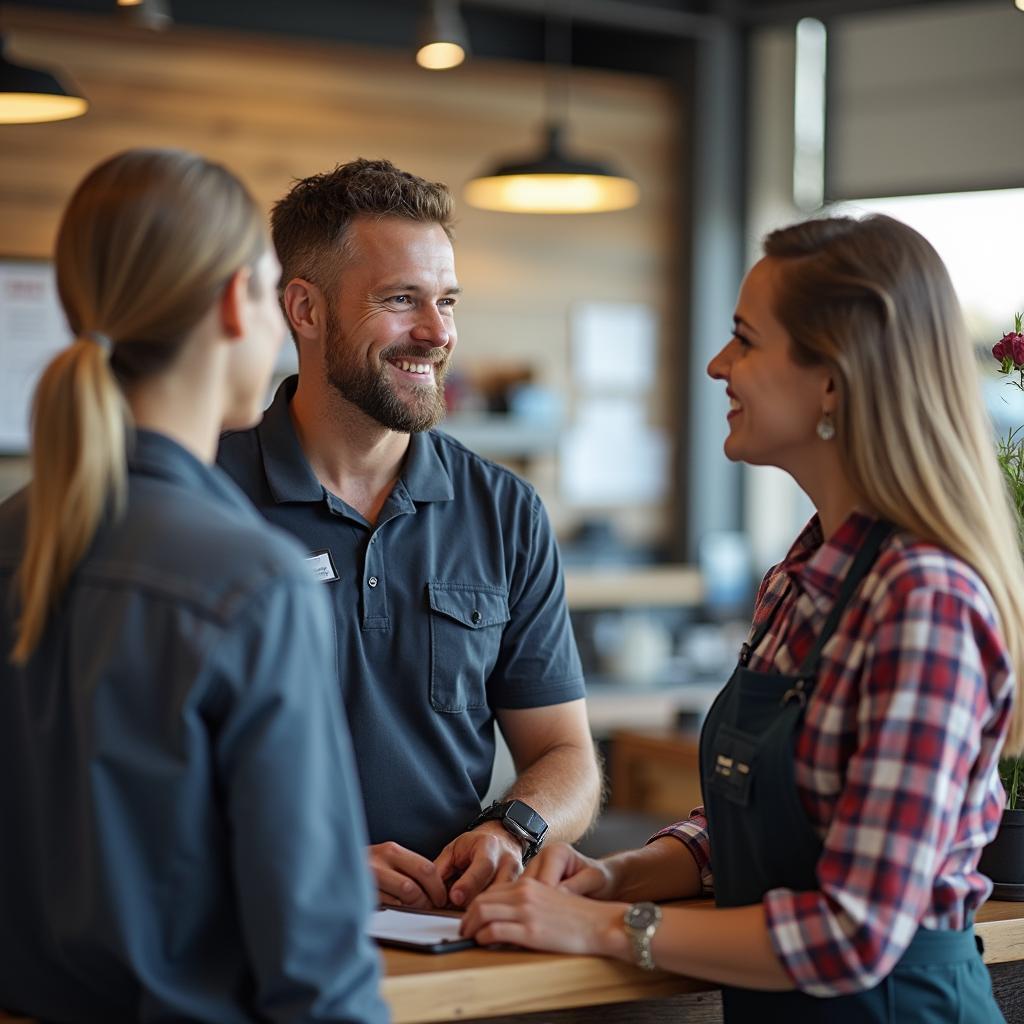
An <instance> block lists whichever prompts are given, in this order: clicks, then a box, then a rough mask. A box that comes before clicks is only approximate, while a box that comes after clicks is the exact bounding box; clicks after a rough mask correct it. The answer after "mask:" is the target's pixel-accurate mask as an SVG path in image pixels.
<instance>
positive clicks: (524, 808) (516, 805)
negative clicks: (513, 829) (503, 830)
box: [505, 800, 548, 840]
mask: <svg viewBox="0 0 1024 1024" xmlns="http://www.w3.org/2000/svg"><path fill="white" fill-rule="evenodd" d="M505 818H506V820H508V821H512V822H515V824H516V825H518V826H519V827H520V828H521V829H522V830H523V831H524V832H525V833H526V834H527V835H528V836H530V837H531V838H532V839H534V840H536V839H539V838H540V837H541V836H543V835H544V833H545V832H547V830H548V823H547V822H546V821H545V820H544V819H543V818H542V817H541V816H540V815H539V814H537V812H536V811H534V809H533V808H532V807H530V805H529V804H524V803H523V801H522V800H513V801H512V802H511V803H510V804H509V806H508V810H507V811H505Z"/></svg>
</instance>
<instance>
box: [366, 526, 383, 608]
mask: <svg viewBox="0 0 1024 1024" xmlns="http://www.w3.org/2000/svg"><path fill="white" fill-rule="evenodd" d="M383 550H384V545H383V543H381V539H380V536H379V534H378V533H377V532H376V531H375V532H374V533H373V534H372V535H371V536H370V543H369V544H367V546H366V566H365V573H364V576H363V584H364V585H363V608H364V609H365V612H364V614H365V615H366V617H367V618H369V619H379V618H383V617H384V616H385V615H386V614H387V608H386V605H387V602H386V601H385V595H384V589H385V588H384V563H383V560H382V558H381V555H382V554H383Z"/></svg>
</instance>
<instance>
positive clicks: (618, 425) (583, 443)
mask: <svg viewBox="0 0 1024 1024" xmlns="http://www.w3.org/2000/svg"><path fill="white" fill-rule="evenodd" d="M646 419H647V410H646V406H645V404H644V402H643V401H642V400H641V399H639V398H632V397H616V398H609V397H604V398H588V399H585V400H582V401H580V402H578V403H577V409H576V423H575V425H574V426H573V427H572V428H571V429H569V430H567V431H565V432H564V434H563V435H562V444H561V448H560V456H561V457H560V460H559V468H560V474H561V476H560V484H561V494H562V497H563V499H564V500H565V501H566V503H567V504H569V505H574V506H588V505H589V506H614V505H635V504H644V503H653V502H656V501H661V500H662V499H663V498H664V496H665V495H666V494H667V492H668V482H669V479H670V471H669V458H670V456H671V447H670V445H669V440H668V437H667V436H666V434H665V431H663V430H660V429H658V428H656V427H651V426H648V425H647V422H646Z"/></svg>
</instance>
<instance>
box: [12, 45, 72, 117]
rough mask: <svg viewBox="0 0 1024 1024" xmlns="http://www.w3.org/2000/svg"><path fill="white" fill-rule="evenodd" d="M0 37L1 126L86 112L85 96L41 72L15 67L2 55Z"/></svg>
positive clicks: (34, 69) (49, 74)
mask: <svg viewBox="0 0 1024 1024" xmlns="http://www.w3.org/2000/svg"><path fill="white" fill-rule="evenodd" d="M3 49H4V38H3V36H2V35H0V124H34V123H38V122H40V121H65V120H67V119H68V118H69V117H78V116H79V115H80V114H84V113H85V112H86V111H87V110H88V109H89V104H88V102H87V101H86V99H85V97H84V96H81V95H79V94H78V92H77V90H75V89H69V88H67V87H66V86H64V85H62V84H61V83H60V82H59V81H58V79H57V78H56V76H55V75H53V74H51V73H50V72H49V71H44V70H43V69H42V68H28V67H25V66H24V65H22V64H15V63H14V62H13V61H10V60H8V59H7V57H6V56H4V53H3Z"/></svg>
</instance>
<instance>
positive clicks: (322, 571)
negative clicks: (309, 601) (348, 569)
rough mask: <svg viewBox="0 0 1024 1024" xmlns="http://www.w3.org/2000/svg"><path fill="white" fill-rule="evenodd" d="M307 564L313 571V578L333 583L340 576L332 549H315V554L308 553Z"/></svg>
mask: <svg viewBox="0 0 1024 1024" xmlns="http://www.w3.org/2000/svg"><path fill="white" fill-rule="evenodd" d="M306 564H307V565H308V566H309V567H310V569H312V571H313V579H316V580H319V581H320V582H321V583H333V582H334V581H335V580H336V579H339V578H340V577H339V576H338V570H337V569H336V568H335V566H334V559H333V558H331V553H330V551H327V550H326V549H325V550H323V551H314V552H313V554H311V555H308V556H307V557H306Z"/></svg>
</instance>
